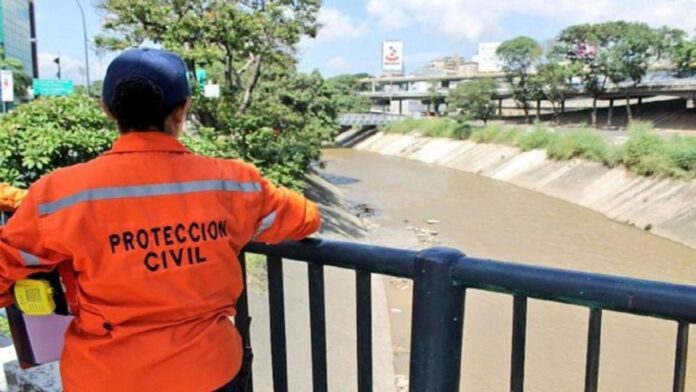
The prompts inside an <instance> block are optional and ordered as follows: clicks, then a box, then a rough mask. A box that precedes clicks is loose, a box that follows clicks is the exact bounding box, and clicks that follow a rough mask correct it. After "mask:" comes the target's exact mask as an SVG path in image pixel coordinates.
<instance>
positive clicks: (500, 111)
mask: <svg viewBox="0 0 696 392" xmlns="http://www.w3.org/2000/svg"><path fill="white" fill-rule="evenodd" d="M498 117H503V100H502V98H501V99H499V100H498Z"/></svg>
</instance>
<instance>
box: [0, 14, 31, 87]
mask: <svg viewBox="0 0 696 392" xmlns="http://www.w3.org/2000/svg"><path fill="white" fill-rule="evenodd" d="M31 3H32V1H30V0H0V45H2V47H3V48H4V49H5V56H6V57H11V58H15V59H18V60H20V61H21V62H22V64H23V65H24V73H26V74H27V75H29V76H35V77H36V76H37V75H36V74H35V73H36V68H37V67H36V64H35V61H36V55H35V53H34V51H35V49H34V48H33V47H32V22H33V15H32V14H33V12H32V11H33V7H32V5H33V4H31Z"/></svg>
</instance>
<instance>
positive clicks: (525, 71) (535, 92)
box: [496, 36, 542, 122]
mask: <svg viewBox="0 0 696 392" xmlns="http://www.w3.org/2000/svg"><path fill="white" fill-rule="evenodd" d="M496 54H497V55H498V57H500V59H501V60H502V62H503V71H504V72H505V78H506V79H507V81H508V83H510V86H511V87H512V95H513V97H514V98H515V101H517V105H518V106H519V107H520V108H522V110H524V118H525V121H527V122H529V109H530V108H531V102H532V101H534V100H536V99H538V98H539V86H538V84H537V83H535V80H534V78H533V75H532V72H533V71H534V68H535V66H536V65H537V63H538V61H539V59H540V58H541V55H542V49H541V46H539V44H538V43H537V42H536V41H535V40H533V39H531V38H529V37H524V36H521V37H517V38H513V39H511V40H509V41H505V42H503V43H502V44H501V45H500V46H499V47H498V49H497V51H496Z"/></svg>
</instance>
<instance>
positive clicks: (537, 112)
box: [536, 99, 541, 121]
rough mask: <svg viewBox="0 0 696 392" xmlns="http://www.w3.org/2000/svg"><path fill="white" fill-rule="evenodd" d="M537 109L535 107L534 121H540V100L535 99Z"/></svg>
mask: <svg viewBox="0 0 696 392" xmlns="http://www.w3.org/2000/svg"><path fill="white" fill-rule="evenodd" d="M536 104H537V107H536V120H537V121H540V120H541V100H540V99H537V102H536Z"/></svg>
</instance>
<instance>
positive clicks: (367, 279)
mask: <svg viewBox="0 0 696 392" xmlns="http://www.w3.org/2000/svg"><path fill="white" fill-rule="evenodd" d="M355 293H356V305H355V309H356V322H357V330H358V332H357V337H358V392H372V274H370V273H369V272H365V271H356V273H355Z"/></svg>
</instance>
